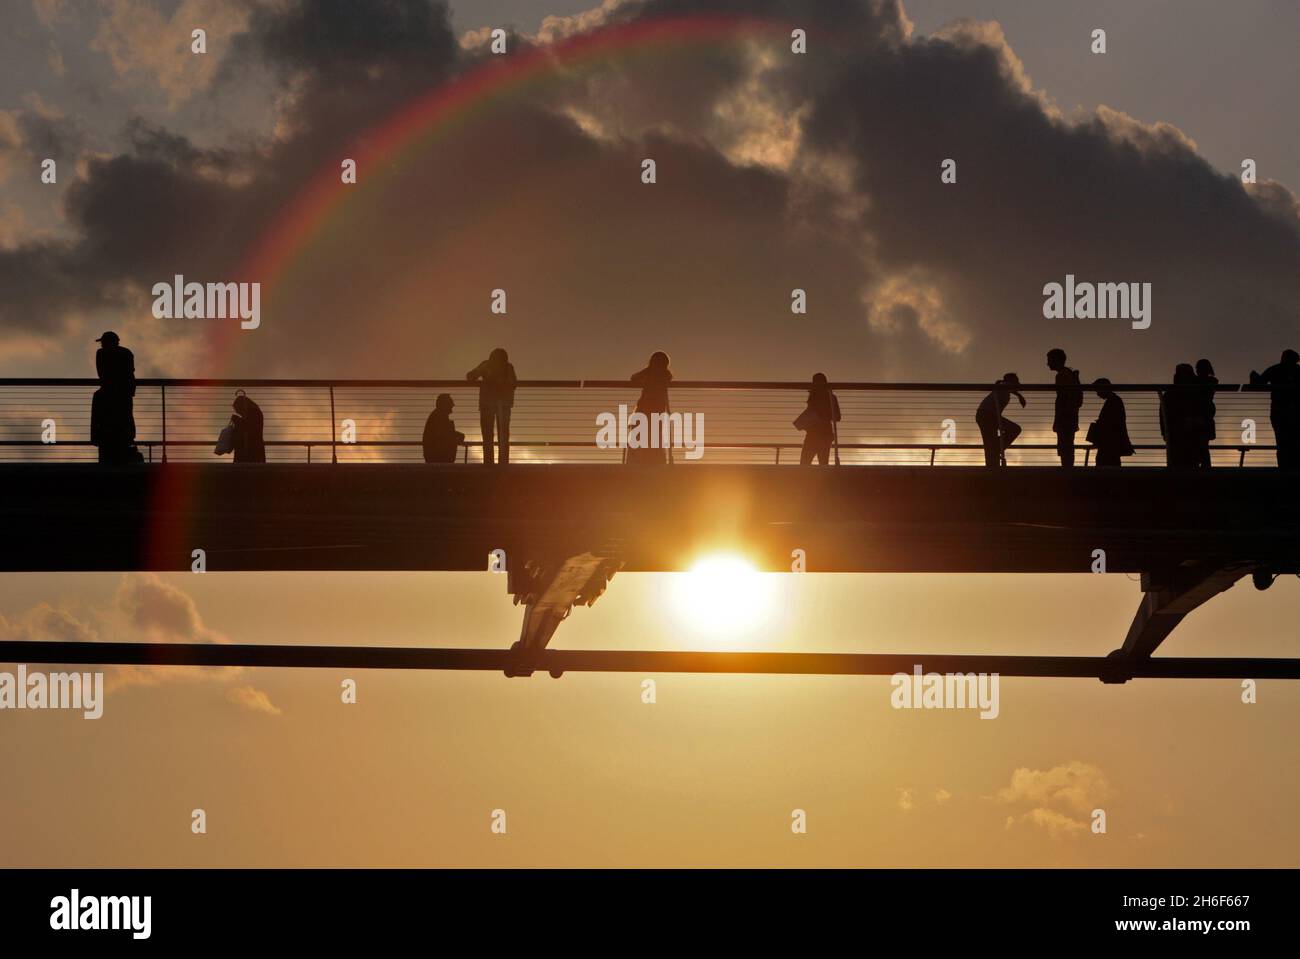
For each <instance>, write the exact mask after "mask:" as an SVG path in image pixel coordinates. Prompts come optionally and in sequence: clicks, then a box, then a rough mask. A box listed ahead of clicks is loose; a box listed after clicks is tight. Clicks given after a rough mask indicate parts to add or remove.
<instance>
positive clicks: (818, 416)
mask: <svg viewBox="0 0 1300 959" xmlns="http://www.w3.org/2000/svg"><path fill="white" fill-rule="evenodd" d="M839 421H840V401H839V400H838V399H836V398H835V394H834V393H832V392H831V388H830V384H829V383H827V381H826V374H825V373H817V374H814V376H813V378H812V387H811V388H810V389H809V390H808V405H807V406H806V407H805V408H804V411H803V412H802V413H800V414H799V418H798V419H797V420H795V421H794V425H795V429H800V430H803V431H804V435H803V449H802V450H800V451H799V465H800V466H811V465H812V463H813V460H817V461H819V462H820V463H821V465H822V466H829V465H830V462H831V461H830V456H831V443H832V442H834V440H835V429H836V427H835V424H836V423H838V422H839Z"/></svg>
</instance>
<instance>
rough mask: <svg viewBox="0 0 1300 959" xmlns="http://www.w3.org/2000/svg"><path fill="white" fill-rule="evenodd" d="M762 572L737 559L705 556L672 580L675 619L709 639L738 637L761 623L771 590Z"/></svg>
mask: <svg viewBox="0 0 1300 959" xmlns="http://www.w3.org/2000/svg"><path fill="white" fill-rule="evenodd" d="M767 585H768V584H767V583H765V582H764V576H763V574H762V573H760V572H758V571H757V570H756V569H754V566H753V564H751V563H749V562H748V561H746V560H744V559H742V558H741V557H739V556H732V555H717V556H706V557H705V558H703V559H701V560H700V561H699V562H697V563H696V564H695V565H694V566H692V567H691V569H690V572H688V573H679V574H678V575H677V576H675V577H674V581H673V604H674V606H675V607H676V611H677V615H678V617H679V618H680V619H681V620H682V621H683V622H684V623H685V624H687V625H689V626H691V627H693V628H694V629H696V630H697V631H698V632H700V633H703V634H705V635H708V636H718V637H724V636H725V637H730V636H737V635H740V634H742V633H744V632H747V631H748V630H750V629H752V628H753V627H754V626H756V625H757V624H758V623H759V622H760V621H762V620H763V619H764V618H765V617H766V615H767V613H768V610H769V609H770V607H771V602H772V597H771V591H770V590H769V589H767V588H766V587H767Z"/></svg>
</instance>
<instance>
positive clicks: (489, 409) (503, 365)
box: [465, 347, 519, 466]
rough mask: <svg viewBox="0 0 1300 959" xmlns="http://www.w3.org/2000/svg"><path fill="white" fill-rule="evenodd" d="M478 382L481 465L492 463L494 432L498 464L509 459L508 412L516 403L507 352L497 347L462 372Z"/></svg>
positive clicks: (514, 381)
mask: <svg viewBox="0 0 1300 959" xmlns="http://www.w3.org/2000/svg"><path fill="white" fill-rule="evenodd" d="M465 378H466V379H467V380H469V381H470V382H471V383H474V382H477V383H478V385H479V386H478V418H479V426H480V428H481V429H482V432H483V464H484V465H485V466H491V465H492V463H493V458H492V438H493V433H495V434H496V438H497V442H498V443H499V447H498V448H499V449H500V452H501V455H500V457H499V461H500V463H501V464H502V465H503V466H504V465H505V464H507V463H509V462H510V411H511V409H512V408H513V407H514V405H515V384H516V383H517V382H519V381H518V378H517V377H516V376H515V368H514V366H513V365H512V364H511V362H510V357H509V356H507V355H506V351H505V350H503V349H501V348H500V347H497V348H496V349H495V350H493V351H492V352H491V353H490V354H488V358H487V359H486V360H484V361H483V362H482V363H480V364H479V365H478V366H476V367H474V369H472V370H470V371H469V372H468V373H467V374H465Z"/></svg>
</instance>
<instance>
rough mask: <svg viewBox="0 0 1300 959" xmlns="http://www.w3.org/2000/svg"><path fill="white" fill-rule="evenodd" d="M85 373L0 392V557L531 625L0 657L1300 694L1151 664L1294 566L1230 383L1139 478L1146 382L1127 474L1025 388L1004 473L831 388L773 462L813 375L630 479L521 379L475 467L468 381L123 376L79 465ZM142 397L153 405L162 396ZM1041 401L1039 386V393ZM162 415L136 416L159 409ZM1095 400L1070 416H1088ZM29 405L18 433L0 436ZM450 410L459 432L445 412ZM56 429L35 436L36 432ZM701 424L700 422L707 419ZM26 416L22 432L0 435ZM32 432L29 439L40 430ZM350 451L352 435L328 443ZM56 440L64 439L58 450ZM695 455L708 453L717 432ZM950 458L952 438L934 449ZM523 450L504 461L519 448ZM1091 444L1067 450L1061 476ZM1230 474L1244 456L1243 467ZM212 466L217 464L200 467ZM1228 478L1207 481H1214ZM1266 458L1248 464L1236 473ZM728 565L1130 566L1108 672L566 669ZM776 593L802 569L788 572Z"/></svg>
mask: <svg viewBox="0 0 1300 959" xmlns="http://www.w3.org/2000/svg"><path fill="white" fill-rule="evenodd" d="M94 386H95V381H94V380H78V381H62V380H60V381H51V380H0V409H2V410H3V411H4V414H5V422H6V423H7V424H9V425H8V429H7V432H8V434H9V435H6V436H5V437H4V439H3V440H0V443H2V444H4V445H3V447H0V448H3V449H4V450H5V452H6V454H7V455H6V458H5V461H4V462H3V463H2V464H0V482H2V483H3V488H4V490H5V491H6V496H5V497H4V498H3V501H2V502H0V517H2V518H3V521H4V524H5V528H6V530H7V533H8V535H7V537H6V543H5V546H4V548H3V550H2V551H0V569H3V570H6V571H17V570H55V571H86V570H159V571H166V570H176V571H188V570H189V569H191V567H192V563H193V562H194V557H195V555H196V553H195V551H196V550H202V555H203V557H204V561H205V563H206V567H207V569H208V570H209V571H211V572H219V571H236V570H244V571H250V570H431V571H436V570H486V569H487V568H488V567H489V563H492V564H495V565H496V566H497V567H498V568H501V569H502V571H503V572H504V575H503V577H502V578H503V580H504V582H505V585H506V589H507V591H508V593H509V594H510V595H511V596H512V597H513V599H514V601H515V602H516V603H518V604H520V605H522V606H523V607H524V616H523V624H522V628H521V633H520V636H519V639H518V641H517V642H515V643H514V645H513V646H511V647H509V648H506V647H505V646H504V645H503V646H502V647H501V648H500V649H485V650H461V649H419V650H415V649H384V648H375V647H275V646H269V647H268V646H257V647H247V646H234V645H230V646H226V645H223V646H180V645H166V646H163V645H156V644H134V645H133V644H115V643H91V644H63V643H16V642H4V643H0V660H5V661H10V660H12V661H26V662H51V663H55V662H77V663H86V662H100V663H109V662H112V663H134V664H140V663H156V664H171V663H186V664H199V665H203V664H207V665H283V666H301V665H320V666H325V665H331V666H336V665H347V666H352V667H366V666H373V667H384V668H444V669H494V670H496V669H499V670H501V671H503V672H505V673H507V674H508V675H527V674H530V673H532V672H534V671H547V672H550V673H552V674H553V675H560V674H562V673H563V672H567V671H582V670H637V671H643V670H644V671H650V672H662V671H674V670H689V671H705V672H713V671H740V672H818V673H893V672H899V671H902V672H908V671H910V670H911V668H912V667H913V666H914V665H916V664H922V665H924V667H925V668H927V669H930V670H937V671H941V672H949V671H954V672H955V671H961V672H971V671H974V672H999V673H1002V674H1004V675H1055V676H1092V677H1096V678H1101V679H1103V680H1104V681H1107V682H1123V681H1126V680H1128V679H1130V678H1136V677H1159V676H1165V677H1184V678H1190V677H1212V676H1218V677H1242V678H1245V677H1251V678H1300V660H1292V659H1281V660H1278V659H1266V660H1265V659H1232V658H1223V659H1220V658H1211V659H1196V660H1191V659H1177V658H1168V657H1163V656H1161V657H1155V656H1153V655H1152V654H1153V653H1154V652H1156V650H1157V648H1158V647H1159V646H1160V645H1161V643H1162V642H1163V640H1164V639H1165V638H1166V637H1167V636H1168V635H1169V634H1170V633H1171V632H1172V631H1173V629H1174V628H1175V627H1176V626H1177V625H1178V623H1179V622H1181V621H1182V619H1183V618H1184V617H1185V616H1187V615H1188V614H1189V613H1190V612H1192V611H1193V610H1194V609H1195V608H1196V607H1197V606H1198V605H1200V604H1201V603H1203V602H1205V601H1207V600H1208V599H1210V598H1212V597H1213V596H1215V595H1217V594H1218V593H1219V592H1222V591H1223V590H1225V589H1227V588H1229V587H1230V586H1232V585H1233V584H1234V583H1236V582H1237V581H1238V580H1239V579H1241V578H1242V577H1245V576H1249V577H1251V578H1252V579H1253V581H1254V582H1255V584H1256V585H1257V586H1258V587H1260V588H1264V587H1266V586H1267V585H1268V584H1270V583H1271V582H1272V580H1273V578H1274V577H1276V576H1277V575H1281V574H1285V573H1295V572H1300V505H1297V503H1296V496H1295V492H1296V477H1295V476H1294V475H1292V474H1291V473H1290V472H1289V471H1285V472H1284V471H1280V470H1277V469H1276V468H1274V467H1272V466H1271V465H1267V466H1266V465H1264V464H1265V463H1266V462H1267V461H1268V460H1271V458H1272V456H1271V449H1272V447H1271V444H1270V443H1269V440H1271V436H1270V435H1269V434H1268V432H1267V423H1268V418H1267V408H1266V403H1267V398H1266V397H1261V395H1260V394H1258V393H1252V392H1245V391H1242V390H1240V389H1238V388H1236V387H1224V388H1223V392H1222V393H1221V394H1220V395H1219V396H1218V397H1217V403H1218V408H1219V429H1220V433H1221V435H1223V436H1228V435H1232V436H1234V437H1237V436H1244V435H1248V433H1247V424H1253V427H1254V429H1255V430H1256V431H1257V435H1256V436H1255V437H1254V439H1256V441H1257V442H1254V443H1245V442H1240V443H1237V444H1228V443H1216V448H1215V451H1214V458H1215V463H1216V468H1213V469H1208V470H1169V469H1166V468H1163V467H1160V466H1157V465H1153V464H1154V463H1158V462H1160V461H1161V458H1162V451H1163V446H1162V444H1161V443H1160V442H1158V440H1159V430H1158V399H1157V397H1156V394H1155V391H1156V390H1157V389H1168V388H1169V387H1164V386H1161V387H1157V386H1154V385H1142V384H1138V385H1128V386H1125V385H1121V386H1117V387H1115V389H1116V391H1117V392H1119V393H1120V394H1121V395H1123V396H1124V397H1125V399H1126V401H1127V402H1128V405H1129V422H1130V432H1131V433H1132V435H1133V438H1134V442H1135V445H1136V446H1137V447H1138V448H1139V450H1138V454H1137V455H1136V456H1135V457H1134V458H1133V459H1134V460H1136V461H1137V462H1138V463H1140V464H1142V465H1137V466H1125V467H1123V468H1121V469H1092V468H1083V467H1079V468H1076V469H1073V470H1066V469H1062V468H1060V467H1059V466H1046V465H1037V464H1040V463H1044V462H1051V461H1054V460H1055V442H1054V439H1055V438H1054V436H1052V434H1051V433H1050V419H1051V409H1052V396H1051V395H1050V394H1051V392H1052V391H1053V390H1054V387H1051V386H1026V387H1025V388H1024V392H1025V393H1026V398H1027V399H1028V400H1029V403H1028V406H1027V408H1026V410H1025V411H1024V412H1023V414H1020V415H1017V412H1016V411H1014V410H1009V411H1008V415H1010V416H1012V417H1013V418H1015V419H1018V420H1020V421H1021V422H1022V423H1023V424H1024V425H1025V434H1024V436H1025V438H1026V439H1027V440H1028V441H1029V442H1027V443H1026V445H1025V446H1024V447H1022V448H1013V450H1012V451H1011V453H1010V454H1009V461H1010V462H1011V463H1012V464H1013V465H1012V466H1011V467H1009V468H1006V469H995V470H991V469H987V468H984V467H982V466H973V465H970V463H971V462H972V461H979V462H982V453H981V452H980V447H979V445H978V444H977V443H969V442H966V443H962V442H956V441H955V440H956V439H958V438H963V433H965V434H966V435H970V434H972V433H974V434H975V435H976V436H977V435H978V434H977V432H976V431H975V429H974V424H973V411H974V406H975V404H976V403H977V402H978V400H979V399H980V397H981V396H982V394H983V393H984V392H987V391H988V389H989V385H988V384H956V385H951V384H836V385H835V386H834V388H835V390H836V391H837V393H838V394H839V396H840V398H841V405H842V407H843V409H844V421H843V423H842V424H841V434H840V440H841V442H840V447H841V448H840V456H841V461H842V462H843V463H844V465H842V466H840V467H838V468H836V467H831V468H821V467H807V468H800V467H797V466H794V465H791V464H792V463H793V462H795V461H796V460H797V456H796V455H795V453H794V451H795V450H796V449H797V447H798V438H799V437H798V434H797V433H795V432H794V430H793V427H792V426H791V425H790V421H791V420H793V418H794V417H795V416H796V415H797V414H798V412H799V410H800V409H801V408H802V404H803V396H804V391H805V390H806V385H804V384H792V383H775V384H769V383H682V384H678V385H676V386H675V387H674V390H673V404H674V409H675V410H681V411H684V412H685V411H699V412H703V413H704V415H705V423H706V427H707V429H706V436H705V446H706V453H705V455H704V457H703V458H702V459H701V460H700V461H698V462H691V461H687V460H684V459H681V458H678V459H676V461H675V462H674V464H673V465H672V466H665V467H628V466H625V465H622V464H621V462H620V460H621V455H622V454H621V451H619V450H604V449H600V448H598V447H597V446H596V445H595V442H594V439H593V437H594V433H595V417H596V415H597V414H598V413H600V412H602V411H606V410H610V409H617V405H618V403H620V402H622V403H626V404H628V405H631V403H632V402H634V400H635V390H632V389H631V388H630V387H629V386H628V385H627V384H626V383H620V382H617V381H533V382H524V383H521V384H520V388H519V393H518V395H517V402H516V413H515V423H514V427H515V431H514V436H515V438H514V439H513V440H512V455H513V456H514V461H513V462H512V464H511V465H510V466H507V467H500V466H497V467H492V468H485V467H483V466H481V465H477V463H476V462H475V461H476V460H478V459H481V455H480V454H478V452H477V451H478V450H479V449H481V442H480V441H479V440H478V438H477V436H476V435H475V434H476V432H477V431H476V429H475V427H476V425H477V423H476V419H477V417H476V415H475V411H476V403H475V401H474V396H473V392H472V391H471V390H470V389H467V385H466V384H465V383H464V382H462V381H400V382H396V383H394V382H378V383H375V382H357V381H335V382H325V381H238V382H237V381H233V380H230V381H192V380H191V381H177V380H167V381H153V380H142V381H140V386H139V393H138V395H137V404H136V408H137V421H138V424H139V433H140V437H141V438H140V443H141V445H142V446H144V447H145V448H147V449H149V450H151V458H152V460H153V462H152V463H151V464H148V465H145V466H136V467H131V466H124V467H107V466H104V467H101V466H99V465H97V464H94V463H92V462H79V461H78V460H85V459H86V458H87V454H88V453H89V454H93V448H87V446H86V445H85V444H86V438H85V436H86V431H87V428H88V422H87V417H88V412H87V411H88V409H89V402H88V397H89V392H90V391H91V390H93V388H94ZM235 387H240V388H244V389H247V390H248V392H249V394H250V396H253V398H254V399H256V400H258V402H259V403H261V404H262V406H263V409H264V412H265V414H266V420H267V435H268V446H269V448H270V450H271V451H272V452H271V457H272V462H268V463H266V464H240V465H235V464H231V463H228V462H224V461H221V460H218V459H217V458H216V457H214V456H212V455H211V445H212V443H213V442H214V441H215V436H216V433H217V432H218V431H219V430H220V427H221V426H222V425H223V424H224V422H225V418H226V416H228V412H227V408H228V402H229V397H230V394H231V392H233V389H234V388H235ZM155 391H156V392H155ZM443 391H446V392H452V393H453V395H456V398H457V404H458V411H459V413H460V415H461V416H460V423H459V425H460V428H461V429H462V430H463V431H464V432H465V433H466V434H469V435H468V439H467V444H466V447H465V450H464V451H463V452H462V460H463V462H460V463H457V464H453V465H427V464H424V463H422V462H412V460H413V459H414V458H415V456H413V455H412V454H416V455H418V449H419V436H420V430H421V429H422V427H423V419H424V416H425V415H427V412H428V410H429V409H431V408H432V401H433V397H434V396H435V395H436V393H438V392H443ZM1042 394H1049V395H1042ZM154 397H156V401H154V399H153V398H154ZM1096 402H1097V401H1095V400H1092V401H1091V403H1086V404H1085V407H1084V410H1083V411H1082V413H1081V419H1082V421H1083V422H1084V423H1086V422H1087V421H1088V419H1089V414H1090V413H1091V412H1092V411H1093V410H1094V409H1095V405H1096ZM15 410H21V411H22V414H21V415H23V416H25V417H26V420H25V421H23V420H20V419H19V418H18V416H16V415H15ZM466 414H468V415H466ZM49 421H53V422H54V423H55V427H56V429H55V432H56V435H55V439H54V442H43V441H42V440H43V439H47V438H48V436H49ZM715 423H716V424H717V425H716V426H715V425H714V424H715ZM15 424H17V425H15ZM42 424H44V425H42ZM349 427H350V428H351V430H352V433H351V434H350V435H351V436H352V438H353V439H355V442H348V441H345V440H344V439H343V438H342V437H343V436H344V435H345V434H344V432H343V431H344V430H347V429H349ZM69 434H71V435H69ZM715 437H716V438H715ZM950 440H951V441H950ZM516 451H517V452H516ZM1088 453H1089V450H1088V449H1087V448H1086V447H1080V453H1079V459H1080V462H1081V463H1082V462H1085V461H1086V457H1087V455H1088ZM1248 460H1249V463H1248ZM214 461H215V462H214ZM1219 464H1222V465H1221V467H1220V465H1219ZM1253 464H1258V465H1253ZM721 550H725V551H728V552H735V553H739V554H742V555H744V556H746V557H747V558H748V559H750V560H751V562H753V563H754V565H755V566H756V567H757V568H758V569H760V570H764V571H770V572H787V573H789V572H790V571H791V570H792V568H794V567H795V566H798V567H799V568H801V569H806V571H807V572H809V573H829V572H856V573H869V572H948V573H961V572H999V573H1043V572H1062V573H1092V572H1094V571H1098V570H1103V569H1104V571H1105V572H1108V573H1130V574H1132V573H1138V574H1140V577H1141V587H1142V595H1141V599H1140V602H1139V603H1138V606H1137V610H1136V612H1135V615H1134V619H1133V623H1132V626H1131V627H1130V629H1129V631H1128V634H1127V635H1126V636H1125V637H1123V639H1122V641H1120V643H1119V645H1118V646H1117V647H1116V649H1115V650H1114V651H1113V652H1112V653H1111V654H1110V655H1108V656H1096V657H1054V656H1050V655H1045V656H996V655H989V656H929V655H925V656H922V655H918V654H889V655H868V654H862V655H846V654H822V653H795V652H791V653H766V654H760V653H698V652H680V653H648V652H635V651H605V652H586V651H584V652H579V651H565V650H562V649H555V648H552V647H551V645H550V643H551V640H552V638H553V637H554V635H555V633H556V631H557V629H558V627H559V626H560V624H561V623H562V622H563V620H564V619H565V618H566V617H567V616H568V615H569V613H570V611H571V610H572V609H573V608H574V606H576V605H579V604H586V605H590V604H591V603H594V602H595V601H596V600H597V599H598V598H599V597H600V596H601V595H602V594H603V593H604V591H605V590H606V589H607V588H608V587H609V585H610V582H611V580H612V579H613V577H614V576H615V575H616V574H618V573H623V574H628V573H635V572H641V571H673V570H683V569H687V568H689V566H690V565H691V563H692V562H693V561H694V560H695V559H696V558H698V557H700V556H701V555H705V554H708V553H712V552H717V551H721ZM791 575H798V574H796V573H791Z"/></svg>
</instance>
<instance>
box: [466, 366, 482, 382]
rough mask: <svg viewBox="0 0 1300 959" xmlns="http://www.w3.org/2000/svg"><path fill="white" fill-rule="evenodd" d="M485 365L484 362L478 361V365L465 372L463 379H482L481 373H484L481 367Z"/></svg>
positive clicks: (472, 380) (471, 380)
mask: <svg viewBox="0 0 1300 959" xmlns="http://www.w3.org/2000/svg"><path fill="white" fill-rule="evenodd" d="M486 365H487V364H486V363H480V364H479V365H478V366H476V367H474V369H472V370H470V371H469V372H468V373H466V374H465V379H467V380H469V381H470V382H471V383H473V382H474V381H475V380H481V379H483V374H484V370H483V367H484V366H486Z"/></svg>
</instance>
